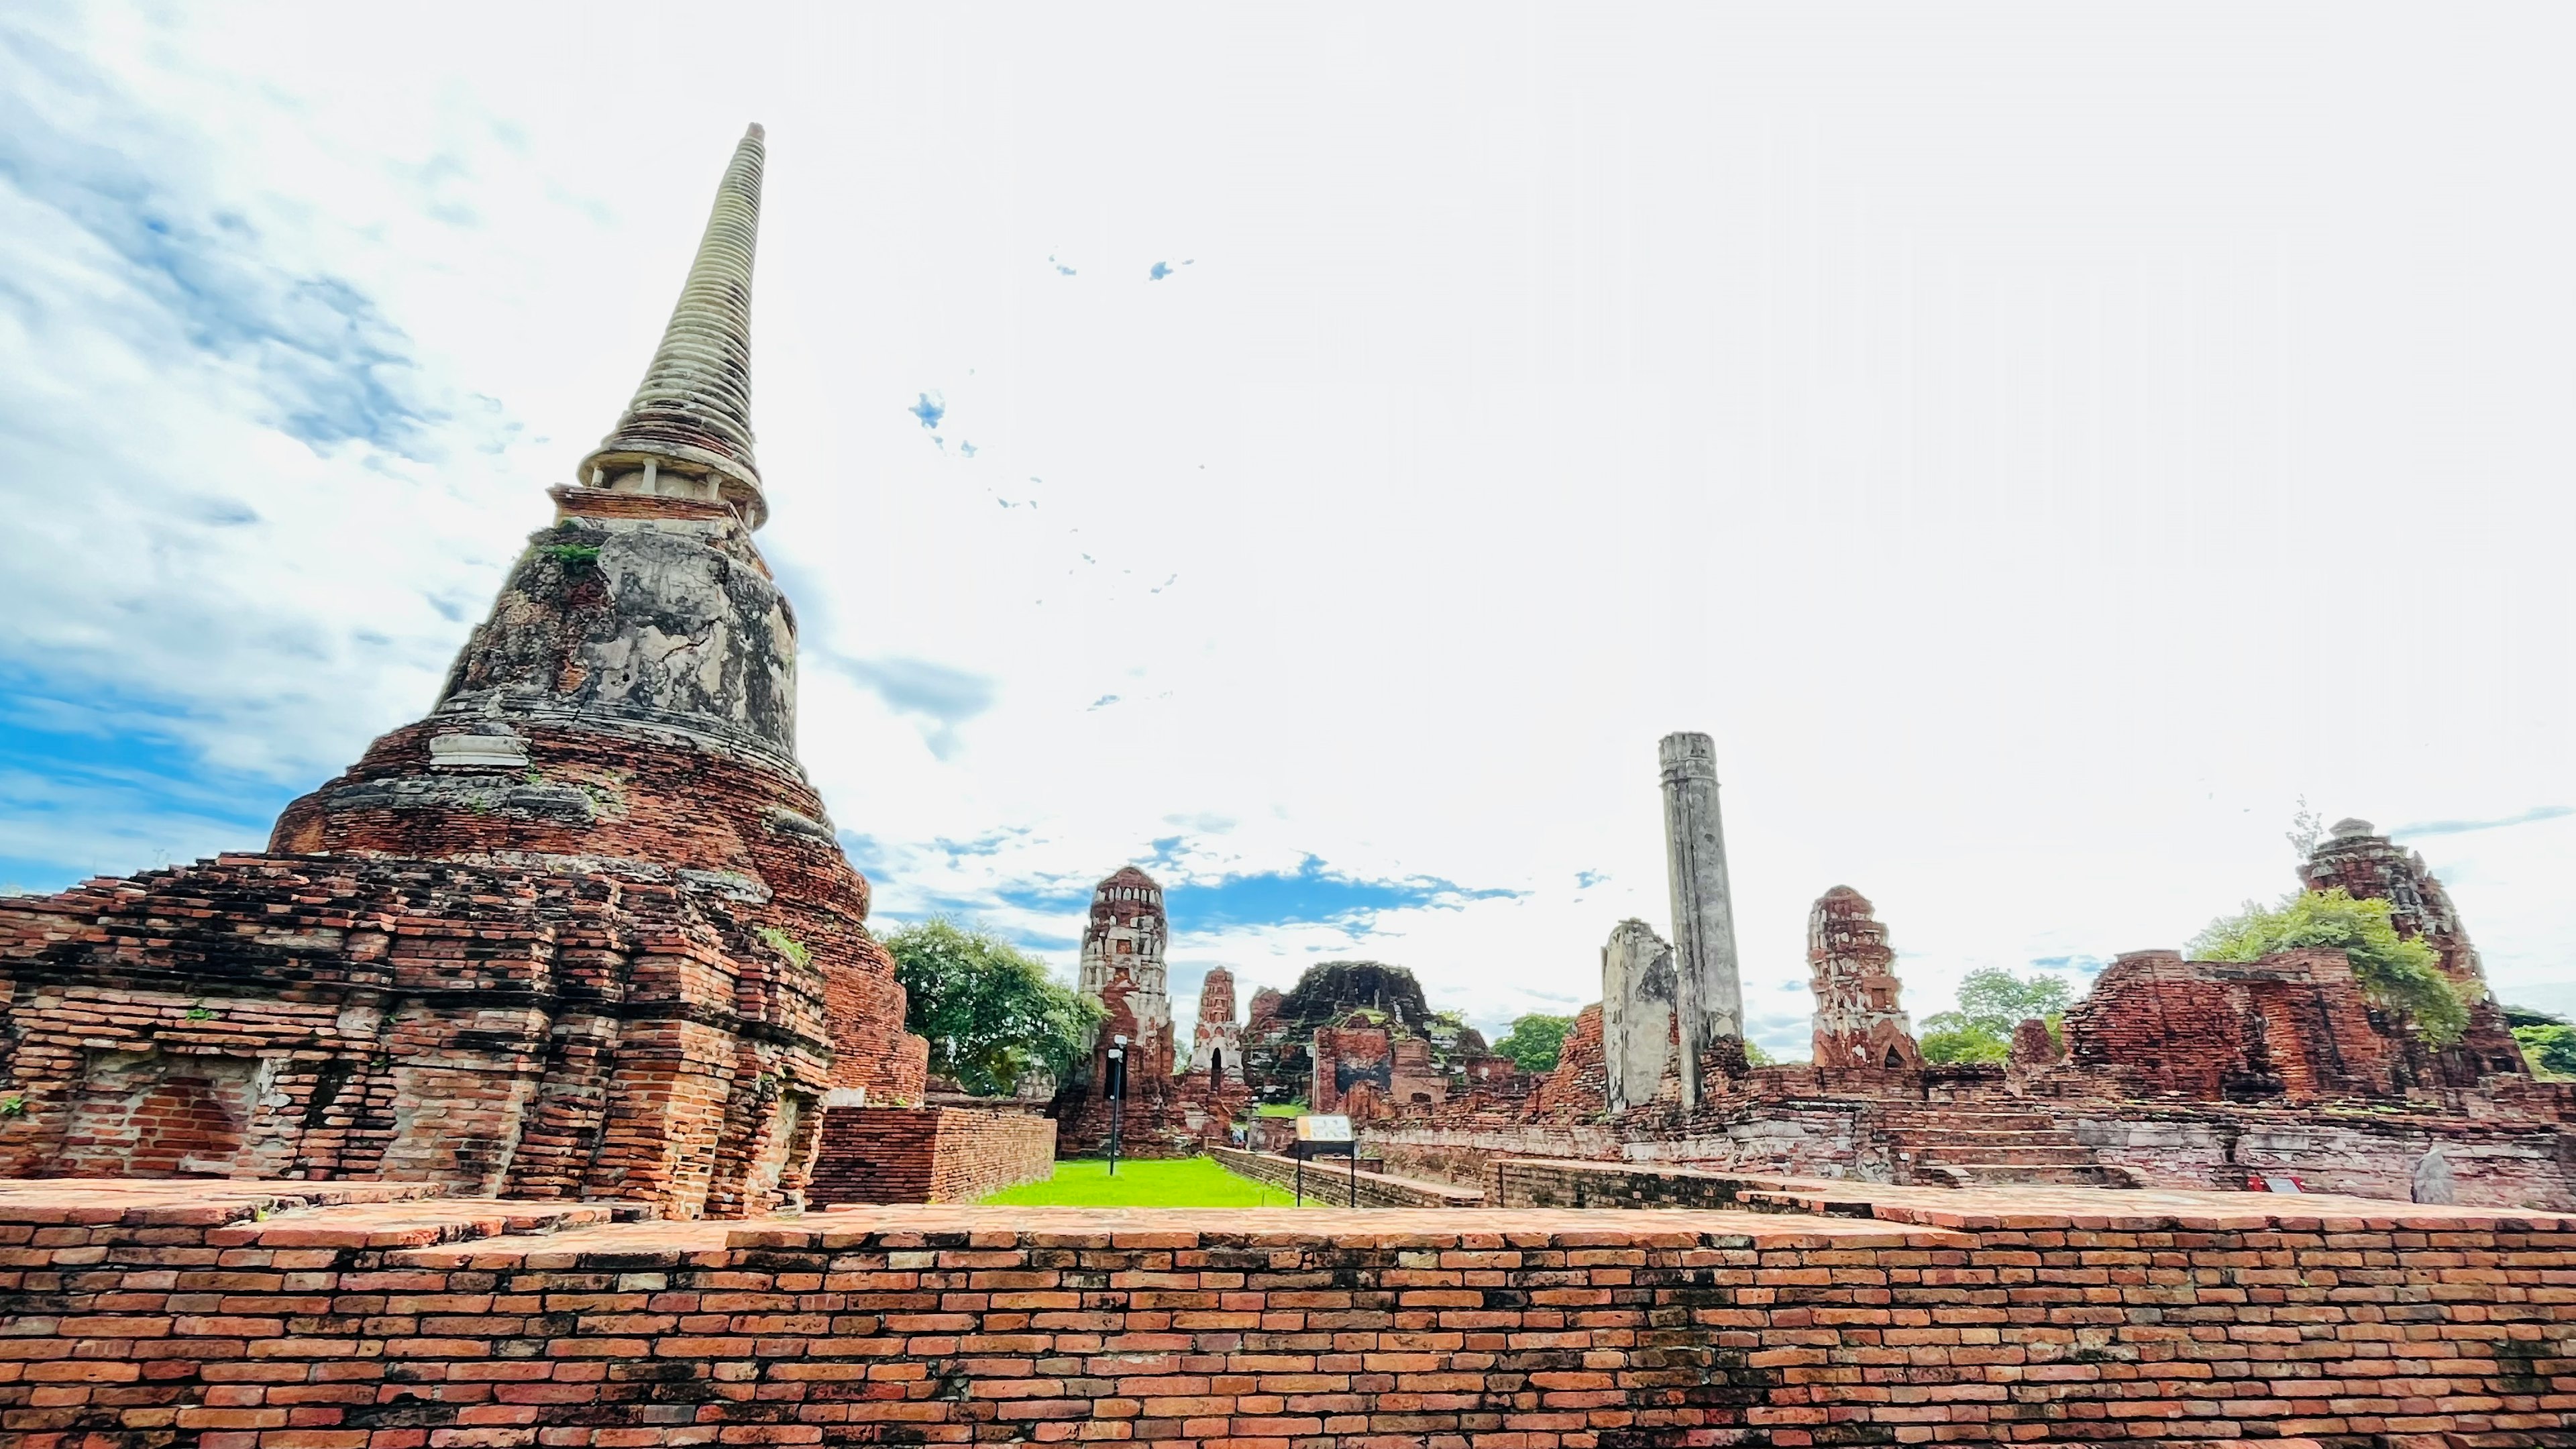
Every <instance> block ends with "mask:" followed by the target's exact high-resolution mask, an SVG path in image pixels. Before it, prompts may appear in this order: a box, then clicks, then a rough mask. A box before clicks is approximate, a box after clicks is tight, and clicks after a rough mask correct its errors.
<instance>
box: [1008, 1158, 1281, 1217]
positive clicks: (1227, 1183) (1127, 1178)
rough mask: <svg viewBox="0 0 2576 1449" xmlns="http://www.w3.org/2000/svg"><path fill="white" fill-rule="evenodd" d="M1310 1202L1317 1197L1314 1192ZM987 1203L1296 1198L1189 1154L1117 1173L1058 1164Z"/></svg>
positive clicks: (1252, 1203)
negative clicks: (1051, 1171)
mask: <svg viewBox="0 0 2576 1449" xmlns="http://www.w3.org/2000/svg"><path fill="white" fill-rule="evenodd" d="M1306 1200H1307V1201H1308V1202H1309V1203H1311V1202H1313V1201H1314V1200H1315V1199H1314V1196H1313V1195H1312V1194H1311V1193H1310V1194H1308V1196H1307V1199H1306ZM984 1201H985V1203H986V1204H987V1205H990V1206H996V1207H1291V1206H1294V1205H1295V1204H1296V1201H1297V1200H1296V1199H1295V1198H1294V1197H1292V1196H1290V1195H1289V1194H1287V1193H1284V1192H1282V1191H1280V1190H1279V1189H1277V1188H1275V1187H1264V1186H1262V1185H1261V1184H1260V1183H1257V1182H1254V1181H1253V1180H1252V1179H1250V1178H1248V1177H1237V1176H1235V1175H1234V1174H1233V1173H1231V1172H1228V1171H1226V1170H1225V1169H1224V1168H1222V1167H1219V1166H1217V1165H1216V1159H1215V1158H1212V1157H1185V1158H1180V1159H1178V1160H1158V1161H1149V1162H1136V1161H1132V1160H1122V1161H1121V1162H1120V1163H1119V1164H1118V1175H1117V1176H1116V1177H1111V1176H1110V1175H1109V1164H1108V1163H1106V1162H1091V1161H1081V1162H1059V1163H1057V1164H1056V1165H1055V1176H1054V1177H1052V1178H1050V1179H1048V1180H1047V1181H1045V1182H1030V1183H1023V1184H1021V1185H1020V1186H1018V1187H1007V1188H1004V1189H1002V1190H1001V1191H1000V1192H997V1193H995V1194H993V1195H992V1196H991V1197H988V1198H986V1199H984Z"/></svg>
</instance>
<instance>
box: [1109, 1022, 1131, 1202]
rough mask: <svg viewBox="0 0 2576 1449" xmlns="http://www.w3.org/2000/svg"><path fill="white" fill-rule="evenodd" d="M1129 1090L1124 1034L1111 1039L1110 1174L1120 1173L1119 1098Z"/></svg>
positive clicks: (1112, 1175)
mask: <svg viewBox="0 0 2576 1449" xmlns="http://www.w3.org/2000/svg"><path fill="white" fill-rule="evenodd" d="M1126 1090H1127V1038H1126V1037H1125V1036H1124V1035H1123V1034H1122V1035H1118V1036H1113V1037H1111V1038H1110V1039H1109V1175H1110V1176H1111V1177H1116V1176H1117V1175H1118V1119H1119V1118H1120V1117H1121V1116H1122V1115H1124V1114H1123V1113H1121V1112H1120V1111H1119V1110H1118V1099H1119V1098H1120V1097H1122V1096H1124V1095H1126Z"/></svg>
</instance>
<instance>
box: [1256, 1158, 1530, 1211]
mask: <svg viewBox="0 0 2576 1449" xmlns="http://www.w3.org/2000/svg"><path fill="white" fill-rule="evenodd" d="M1208 1155H1209V1156H1211V1157H1213V1158H1215V1159H1216V1160H1217V1161H1218V1162H1220V1163H1223V1164H1224V1165H1225V1170H1226V1171H1228V1172H1231V1173H1233V1174H1235V1175H1236V1176H1238V1177H1248V1178H1251V1179H1252V1180H1253V1181H1255V1182H1259V1183H1266V1184H1268V1185H1269V1186H1271V1187H1276V1188H1282V1189H1293V1188H1294V1187H1295V1186H1296V1183H1297V1163H1296V1161H1295V1159H1293V1158H1287V1157H1278V1156H1273V1155H1272V1154H1270V1153H1267V1152H1243V1151H1239V1150H1237V1149H1235V1148H1232V1147H1217V1148H1211V1149H1210V1150H1209V1152H1208ZM1368 1168H1369V1164H1368V1163H1366V1162H1362V1163H1361V1164H1360V1169H1361V1170H1360V1173H1359V1179H1358V1184H1357V1186H1358V1193H1359V1206H1361V1207H1364V1208H1437V1207H1482V1206H1483V1205H1484V1201H1485V1194H1484V1193H1483V1191H1481V1190H1480V1189H1476V1188H1465V1187H1456V1186H1452V1185H1450V1184H1448V1183H1438V1182H1415V1181H1413V1180H1411V1179H1409V1178H1402V1177H1389V1176H1387V1175H1385V1174H1384V1173H1379V1172H1371V1171H1369V1170H1368ZM1352 1187H1353V1184H1352V1178H1351V1164H1350V1160H1349V1159H1347V1158H1341V1157H1325V1158H1317V1159H1315V1160H1314V1161H1311V1162H1308V1163H1307V1164H1306V1197H1307V1199H1308V1200H1309V1201H1312V1202H1321V1203H1333V1204H1348V1203H1349V1202H1350V1200H1351V1193H1352Z"/></svg>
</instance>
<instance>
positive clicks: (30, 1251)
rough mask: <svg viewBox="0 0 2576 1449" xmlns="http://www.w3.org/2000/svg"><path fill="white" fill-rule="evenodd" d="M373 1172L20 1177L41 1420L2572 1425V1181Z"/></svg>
mask: <svg viewBox="0 0 2576 1449" xmlns="http://www.w3.org/2000/svg"><path fill="white" fill-rule="evenodd" d="M373 1191H374V1192H375V1193H377V1194H383V1193H388V1192H390V1191H394V1190H389V1189H375V1190H373ZM2070 1191H2081V1190H2070ZM367 1195H368V1190H365V1189H337V1188H336V1187H335V1186H333V1185H325V1186H324V1187H323V1188H322V1189H318V1190H317V1189H312V1188H308V1187H305V1186H303V1185H283V1186H282V1190H281V1187H279V1186H269V1185H257V1184H222V1185H214V1186H211V1187H208V1186H200V1185H197V1184H187V1185H180V1184H161V1183H124V1184H112V1185H101V1186H90V1187H84V1188H75V1187H70V1186H67V1185H64V1184H59V1183H55V1184H44V1183H35V1184H14V1185H9V1186H7V1187H0V1242H5V1244H6V1247H5V1249H0V1291H5V1292H6V1293H7V1294H8V1295H9V1300H8V1301H9V1303H10V1307H11V1312H12V1316H11V1319H10V1329H11V1331H10V1333H9V1334H8V1335H7V1337H6V1338H5V1339H0V1342H5V1343H6V1344H7V1346H8V1352H7V1354H6V1356H5V1358H0V1431H5V1433H6V1435H7V1436H8V1438H9V1440H10V1441H11V1442H12V1443H13V1444H16V1445H20V1446H25V1449H70V1446H73V1445H81V1446H91V1445H98V1446H105V1445H111V1444H113V1445H120V1446H121V1445H153V1444H174V1445H175V1444H186V1445H190V1446H194V1449H471V1446H517V1445H563V1446H599V1449H607V1446H628V1449H645V1446H662V1445H684V1444H687V1445H694V1444H863V1443H906V1442H908V1443H964V1442H970V1441H972V1442H1007V1443H1028V1442H1067V1441H1076V1440H1094V1439H1115V1440H1150V1441H1154V1442H1157V1443H1162V1444H1169V1445H1173V1446H1183V1449H1187V1446H1215V1445H1228V1446H1247V1449H1292V1446H1293V1449H1308V1446H1312V1449H1322V1446H1326V1445H1376V1446H1396V1445H1405V1446H1431V1445H1440V1446H1449V1445H1458V1446H1491V1449H1505V1446H1508V1449H1612V1446H1617V1449H1651V1446H1681V1445H1725V1444H1742V1445H1813V1444H1872V1443H1899V1442H1931V1441H1935V1440H1937V1441H1940V1442H1947V1443H1996V1442H2014V1443H2049V1444H2102V1443H2110V1442H2119V1443H2179V1442H2204V1441H2212V1440H2233V1439H2240V1438H2255V1439H2265V1440H2269V1441H2271V1442H2274V1443H2278V1444H2283V1445H2287V1446H2307V1449H2325V1446H2332V1449H2364V1446H2369V1449H2390V1446H2401V1445H2402V1446H2430V1445H2452V1446H2470V1445H2571V1444H2576V1220H2571V1219H2566V1218H2556V1217H2546V1216H2532V1217H2520V1216H2504V1215H2498V1214H2494V1213H2476V1212H2468V1211H2462V1210H2452V1211H2438V1210H2418V1209H2413V1208H2410V1207H2407V1206H2404V1205H2400V1204H2370V1203H2362V1202H2356V1201H2352V1200H2341V1201H2317V1202H2303V1203H2301V1204H2299V1205H2298V1207H2297V1208H2296V1209H2295V1211H2294V1212H2292V1213H2284V1212H2282V1211H2281V1210H2280V1209H2279V1208H2278V1206H2277V1205H2276V1204H2273V1203H2268V1202H2265V1201H2263V1200H2261V1199H2259V1198H2238V1199H2234V1200H2230V1199H2226V1198H2222V1197H2217V1196H2210V1197H2207V1198H2204V1199H2200V1200H2197V1201H2192V1202H2188V1203H2186V1204H2184V1205H2181V1206H2166V1207H2160V1208H2159V1209H2158V1210H2157V1211H2155V1212H2150V1213H2142V1214H2134V1215H2133V1214H2126V1213H2123V1212H2121V1211H2119V1210H2118V1206H2117V1205H2118V1204H2119V1203H2120V1202H2122V1201H2124V1200H2129V1199H2131V1198H2133V1197H2134V1196H2135V1195H2134V1194H2120V1193H2095V1194H2093V1195H2092V1196H2093V1199H2094V1200H2096V1201H2098V1202H2099V1203H2100V1204H2101V1205H2102V1210H2101V1211H2100V1212H2098V1213H2087V1214H2082V1215H2077V1214H2070V1213H2067V1212H2064V1211H2062V1210H2060V1211H2051V1212H2037V1211H2024V1210H2021V1208H2019V1207H2017V1205H2016V1203H2017V1200H2016V1199H2015V1198H2014V1196H2013V1195H2011V1194H2008V1193H1974V1192H1958V1193H1952V1194H1948V1195H1947V1197H1948V1200H1949V1201H1951V1202H1954V1203H1956V1204H1957V1205H1958V1207H1959V1209H1960V1211H1958V1212H1955V1213H1950V1214H1946V1215H1944V1214H1936V1213H1930V1212H1911V1211H1910V1210H1907V1209H1902V1208H1882V1209H1881V1212H1882V1216H1880V1217H1876V1218H1871V1219H1840V1218H1829V1217H1803V1216H1790V1215H1781V1214H1765V1213H1743V1212H1692V1211H1664V1212H1602V1211H1594V1212H1547V1211H1509V1210H1480V1211H1474V1212H1454V1213H1453V1212H1442V1211H1438V1210H1428V1211H1425V1210H1413V1211H1406V1212H1367V1211H1362V1212H1356V1213H1353V1212H1344V1211H1337V1210H1316V1209H1306V1210H1302V1211H1298V1210H1289V1209H1279V1210H1262V1211H1247V1212H1239V1213H1231V1214H1225V1215H1222V1216H1217V1215H1211V1214H1209V1213H1206V1212H1204V1211H1128V1212H1115V1211H1094V1210H1080V1209H1060V1208H1059V1209H1025V1208H1023V1209H1000V1208H983V1209H977V1208H940V1207H916V1208H866V1209H855V1210H850V1211H846V1212H840V1213H833V1214H829V1215H827V1216H824V1217H821V1218H814V1217H809V1218H806V1219H804V1220H802V1221H794V1220H771V1221H766V1222H757V1223H750V1224H739V1225H732V1226H730V1227H728V1226H727V1225H721V1224H712V1223H686V1224H666V1223H654V1222H642V1223H626V1224H617V1223H607V1222H602V1221H600V1219H601V1218H602V1217H603V1216H605V1215H606V1214H605V1212H604V1210H603V1209H601V1208H599V1207H596V1206H583V1205H546V1204H536V1205H529V1204H510V1203H495V1202H490V1201H483V1202H475V1201H375V1202H369V1201H364V1200H357V1201H352V1200H351V1199H353V1198H355V1199H363V1198H364V1197H365V1196H367ZM281 1196H284V1197H286V1198H288V1199H290V1201H289V1202H281V1201H280V1200H279V1199H280V1197H281ZM335 1200H336V1201H340V1202H342V1203H343V1204H344V1205H342V1206H335V1207H320V1208H312V1207H307V1206H305V1204H307V1203H313V1202H331V1201H335ZM288 1206H292V1207H294V1208H296V1209H298V1210H290V1211H279V1209H280V1208H283V1207H288ZM261 1212H266V1213H267V1214H268V1215H267V1216H266V1217H264V1218H262V1217H258V1216H256V1215H257V1214H259V1213H261ZM1909 1215H1910V1216H1911V1218H1912V1219H1913V1220H1906V1219H1907V1218H1908V1217H1909ZM549 1229H552V1231H548V1230H549ZM496 1235H499V1236H496Z"/></svg>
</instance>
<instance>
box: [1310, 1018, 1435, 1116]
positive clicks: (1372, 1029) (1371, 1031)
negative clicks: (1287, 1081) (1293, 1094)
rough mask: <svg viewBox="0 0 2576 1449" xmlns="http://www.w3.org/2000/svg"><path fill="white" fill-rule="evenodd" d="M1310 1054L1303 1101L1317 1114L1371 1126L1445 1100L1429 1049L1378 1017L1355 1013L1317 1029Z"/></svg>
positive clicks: (1424, 1043)
mask: <svg viewBox="0 0 2576 1449" xmlns="http://www.w3.org/2000/svg"><path fill="white" fill-rule="evenodd" d="M1310 1054H1311V1056H1312V1057H1313V1059H1314V1063H1315V1066H1314V1072H1315V1075H1314V1079H1313V1080H1312V1081H1311V1082H1310V1083H1309V1084H1308V1087H1307V1097H1306V1100H1307V1103H1308V1105H1309V1106H1310V1108H1311V1109H1312V1110H1314V1111H1316V1112H1323V1113H1338V1114H1341V1115H1345V1116H1348V1117H1350V1118H1351V1119H1352V1120H1353V1121H1356V1122H1374V1121H1378V1120H1380V1119H1382V1118H1387V1117H1392V1116H1395V1115H1396V1114H1397V1113H1399V1112H1405V1111H1414V1110H1419V1111H1424V1112H1427V1111H1429V1110H1430V1109H1431V1108H1434V1107H1437V1106H1438V1105H1440V1103H1441V1102H1442V1101H1443V1100H1445V1099H1446V1098H1447V1097H1448V1095H1449V1091H1448V1088H1449V1084H1448V1080H1447V1079H1446V1078H1445V1077H1444V1076H1443V1075H1442V1074H1441V1073H1440V1071H1439V1069H1438V1068H1437V1067H1436V1066H1434V1065H1433V1063H1432V1059H1431V1043H1430V1042H1429V1041H1428V1040H1426V1039H1424V1038H1422V1037H1419V1036H1415V1035H1413V1034H1411V1033H1409V1032H1407V1031H1405V1029H1404V1028H1403V1027H1402V1026H1400V1025H1398V1024H1396V1022H1395V1021H1394V1020H1393V1019H1392V1018H1390V1017H1389V1016H1387V1015H1386V1014H1385V1013H1382V1012H1376V1011H1370V1010H1366V1009H1361V1010H1355V1011H1352V1012H1351V1013H1350V1014H1349V1015H1347V1016H1345V1017H1343V1018H1342V1019H1341V1020H1340V1021H1337V1022H1335V1023H1333V1024H1332V1025H1331V1026H1326V1027H1318V1028H1317V1029H1316V1031H1315V1037H1314V1043H1313V1046H1312V1047H1311V1048H1310Z"/></svg>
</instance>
